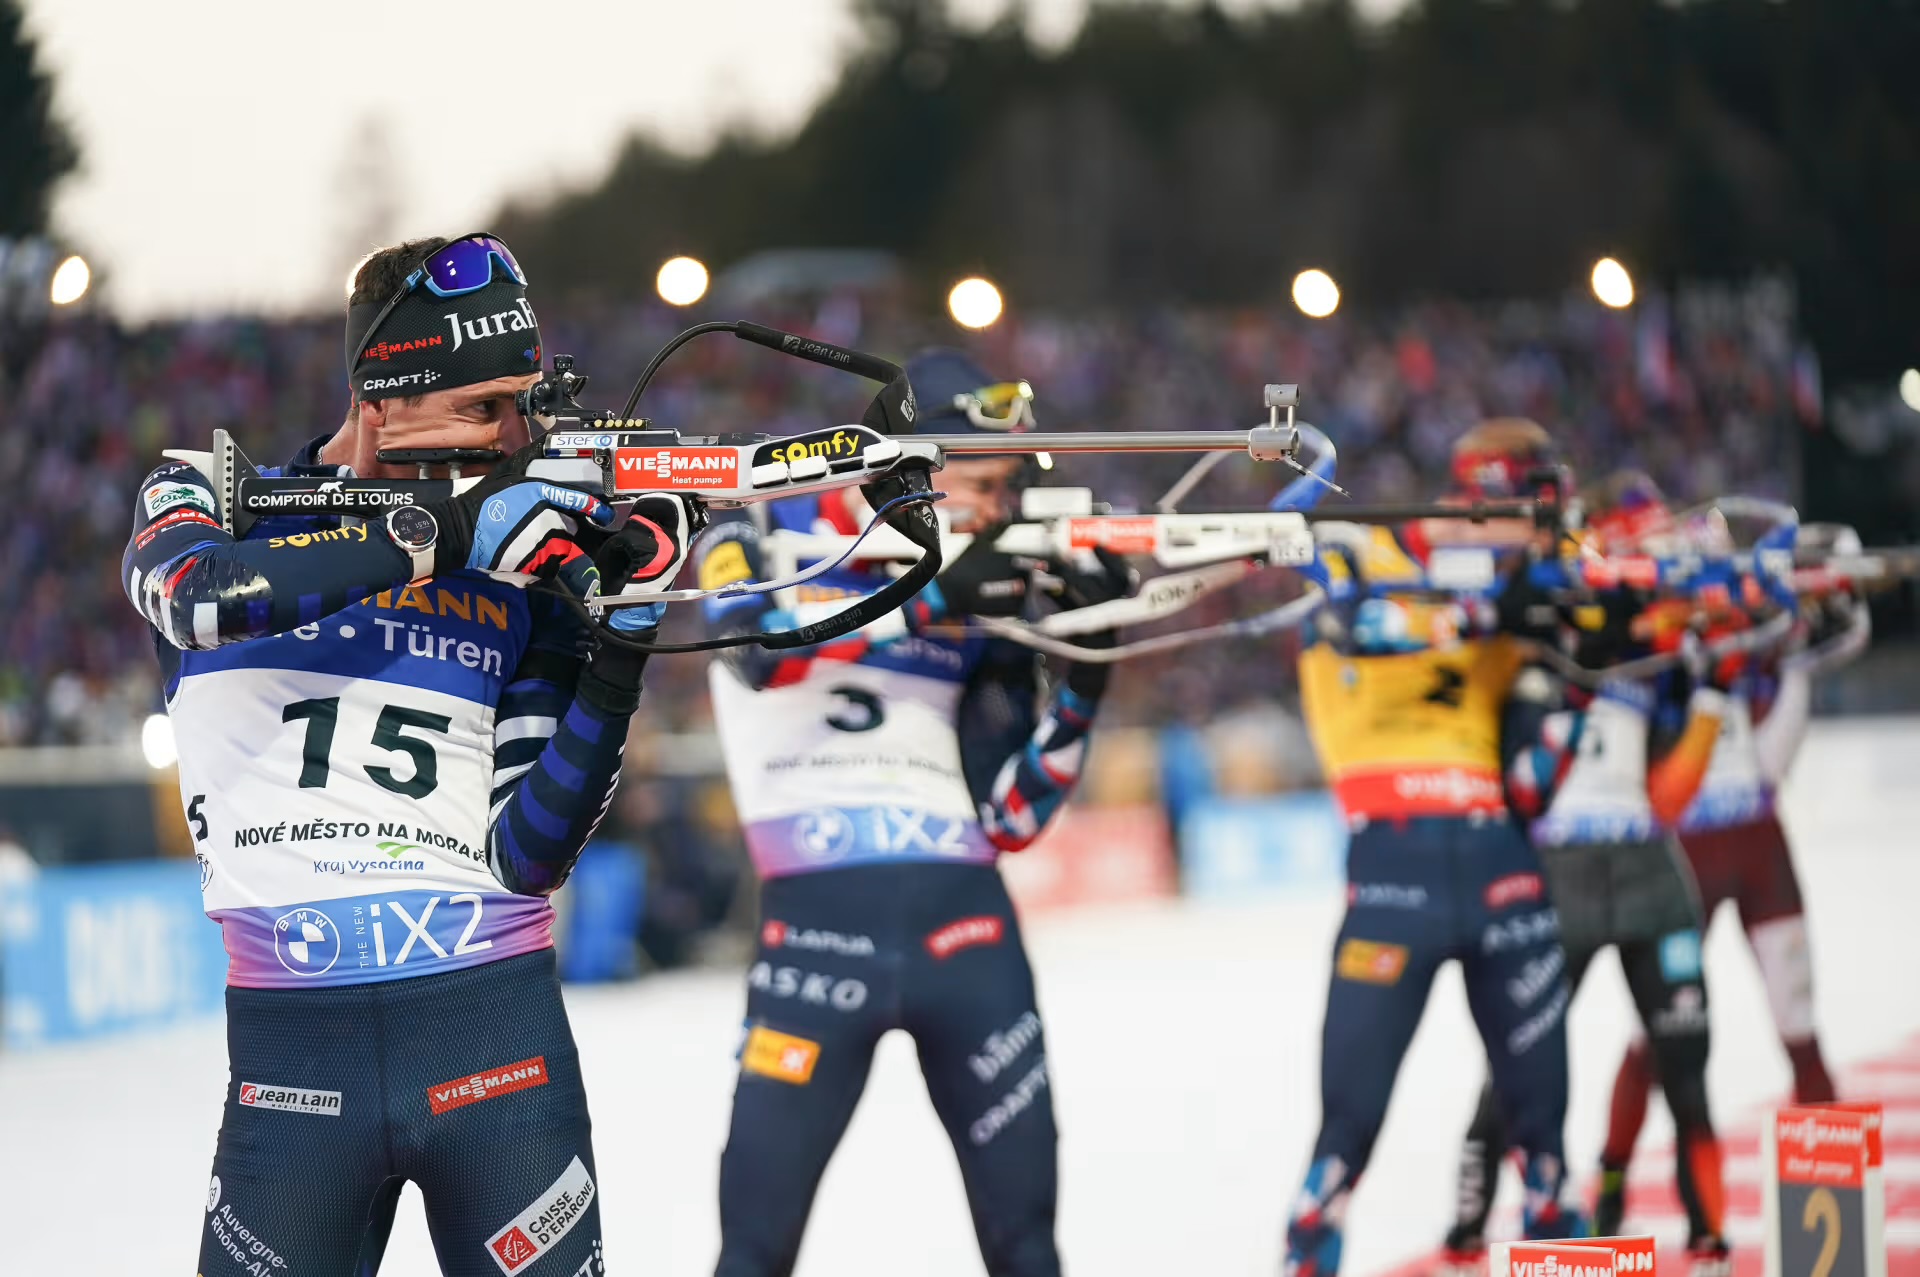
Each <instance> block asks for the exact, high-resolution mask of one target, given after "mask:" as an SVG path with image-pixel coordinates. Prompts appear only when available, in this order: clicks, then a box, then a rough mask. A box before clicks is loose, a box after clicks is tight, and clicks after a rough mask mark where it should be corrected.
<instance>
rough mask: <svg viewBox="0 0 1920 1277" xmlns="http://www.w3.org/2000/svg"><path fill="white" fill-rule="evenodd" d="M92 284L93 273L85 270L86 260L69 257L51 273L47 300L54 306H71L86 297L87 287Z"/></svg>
mask: <svg viewBox="0 0 1920 1277" xmlns="http://www.w3.org/2000/svg"><path fill="white" fill-rule="evenodd" d="M92 282H93V272H92V271H91V270H89V269H88V268H87V259H86V258H84V257H79V256H74V257H69V258H67V260H66V261H64V262H61V263H60V267H59V269H57V270H55V271H54V272H53V282H52V283H51V284H50V285H48V287H47V298H48V300H49V301H51V302H52V303H53V304H54V305H56V306H69V305H72V304H73V303H74V302H77V301H79V300H80V299H81V298H82V297H85V296H86V295H87V285H88V284H91V283H92Z"/></svg>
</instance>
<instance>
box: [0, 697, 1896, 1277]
mask: <svg viewBox="0 0 1920 1277" xmlns="http://www.w3.org/2000/svg"><path fill="white" fill-rule="evenodd" d="M1788 818H1789V822H1790V827H1791V829H1792V831H1793V833H1794V835H1795V837H1796V842H1797V843H1798V845H1799V847H1800V848H1801V855H1800V865H1801V871H1802V876H1803V881H1804V883H1805V887H1806V890H1807V894H1808V896H1809V899H1810V901H1811V906H1812V910H1813V918H1814V946H1815V954H1816V961H1817V964H1818V978H1819V987H1820V994H1821V1019H1822V1023H1823V1027H1824V1030H1825V1035H1826V1042H1827V1046H1828V1052H1829V1056H1830V1058H1831V1059H1832V1060H1833V1061H1834V1062H1835V1063H1836V1064H1844V1063H1845V1062H1847V1061H1850V1060H1856V1059H1861V1058H1863V1057H1866V1056H1870V1055H1873V1054H1876V1053H1879V1052H1882V1051H1885V1050H1887V1049H1890V1048H1891V1047H1893V1046H1894V1045H1896V1044H1897V1043H1898V1042H1899V1041H1901V1040H1902V1039H1903V1038H1905V1037H1906V1036H1907V1035H1908V1034H1909V1033H1910V1032H1911V1031H1912V1030H1913V1029H1915V1028H1916V1027H1920V982H1916V980H1915V978H1914V972H1915V969H1916V966H1915V962H1914V959H1913V954H1914V944H1913V941H1912V938H1911V937H1912V933H1913V930H1914V928H1915V926H1916V921H1917V919H1916V902H1920V726H1916V725H1915V724H1914V723H1913V722H1911V721H1908V722H1898V721H1888V722H1884V723H1861V724H1841V725H1834V726H1826V725H1823V727H1822V729H1821V731H1820V733H1819V734H1818V736H1817V737H1816V739H1815V740H1814V742H1812V743H1811V744H1810V745H1809V748H1808V751H1807V756H1806V757H1804V758H1803V759H1802V761H1801V767H1800V770H1799V772H1798V773H1797V774H1796V778H1795V782H1794V785H1793V787H1792V789H1791V791H1790V794H1789V803H1788ZM1338 908H1339V906H1338V903H1337V901H1335V900H1332V899H1313V900H1300V899H1291V900H1290V899H1286V898H1273V897H1269V898H1265V899H1259V900H1249V901H1247V902H1245V903H1242V904H1236V905H1231V906H1221V905H1208V906H1201V905H1196V904H1191V903H1185V902H1166V903H1162V904H1155V905H1151V906H1142V907H1133V908H1127V909H1105V910H1101V911H1098V912H1081V913H1077V914H1073V915H1070V916H1058V915H1057V916H1054V917H1050V918H1042V919H1039V920H1036V921H1034V922H1033V923H1032V924H1031V925H1030V940H1031V947H1032V951H1033V958H1034V962H1035V965H1036V967H1037V969H1038V971H1039V978H1040V989H1041V999H1042V1010H1043V1012H1044V1014H1045V1017H1046V1021H1047V1034H1048V1039H1049V1047H1050V1051H1049V1054H1050V1057H1051V1060H1052V1066H1053V1067H1052V1073H1053V1076H1054V1079H1055V1102H1056V1104H1057V1106H1058V1111H1059V1118H1060V1127H1061V1131H1062V1136H1061V1162H1062V1203H1061V1218H1060V1238H1061V1244H1062V1248H1063V1251H1064V1254H1065V1257H1066V1263H1067V1266H1068V1269H1069V1271H1072V1272H1076V1273H1079V1274H1082V1275H1083V1277H1085V1275H1093V1277H1122V1275H1126V1274H1135V1273H1138V1274H1154V1275H1155V1277H1161V1275H1164V1274H1170V1273H1179V1274H1205V1275H1207V1277H1215V1275H1220V1277H1241V1275H1243V1274H1245V1275H1252V1274H1271V1273H1273V1272H1275V1271H1277V1262H1278V1246H1279V1234H1280V1219H1281V1216H1282V1212H1283V1209H1284V1205H1285V1203H1286V1201H1287V1199H1288V1197H1289V1196H1290V1195H1291V1193H1292V1191H1293V1189H1294V1188H1295V1186H1296V1182H1297V1179H1298V1176H1299V1174H1300V1172H1301V1169H1302V1166H1303V1163H1304V1159H1305V1157H1306V1153H1307V1149H1308V1147H1309V1145H1310V1144H1311V1142H1312V1139H1313V1135H1314V1130H1315V1126H1316V1124H1317V1119H1318V1099H1317V1096H1318V1089H1317V1065H1316V1058H1315V1057H1316V1049H1317V1039H1318V1033H1319V1024H1320V1014H1321V1008H1322V1004H1323V999H1324V996H1325V983H1326V976H1327V965H1328V950H1329V941H1330V939H1331V936H1332V934H1333V930H1334V927H1335V925H1336V921H1337V915H1338ZM1708 955H1709V963H1710V970H1711V973H1712V975H1713V976H1714V977H1715V983H1714V985H1713V998H1714V1028H1715V1032H1716V1035H1717V1036H1716V1039H1715V1045H1714V1059H1713V1066H1712V1077H1711V1081H1712V1084H1713V1087H1714V1098H1715V1103H1716V1107H1717V1108H1718V1109H1719V1110H1720V1111H1722V1112H1725V1113H1733V1112H1735V1111H1737V1110H1740V1109H1744V1108H1746V1107H1747V1106H1748V1105H1750V1104H1752V1103H1754V1102H1756V1101H1759V1100H1762V1099H1765V1098H1768V1097H1770V1096H1773V1095H1776V1094H1778V1093H1780V1092H1781V1091H1782V1089H1783V1088H1784V1087H1785V1085H1786V1081H1787V1076H1788V1075H1787V1070H1786V1065H1785V1061H1784V1059H1783V1057H1782V1056H1781V1054H1780V1052H1779V1050H1778V1047H1777V1045H1776V1043H1775V1039H1774V1037H1773V1030H1772V1027H1771V1022H1770V1020H1769V1018H1768V1013H1767V1009H1766V1004H1765V1001H1764V999H1763V996H1762V994H1761V990H1760V986H1759V982H1758V977H1757V975H1756V973H1755V971H1754V967H1753V962H1752V959H1751V957H1750V956H1749V955H1748V953H1747V951H1746V948H1745V946H1744V942H1743V941H1742V939H1741V937H1740V934H1739V932H1738V929H1737V927H1735V926H1734V925H1733V923H1732V919H1731V917H1730V916H1727V915H1723V916H1722V917H1721V918H1720V920H1719V925H1718V926H1716V927H1715V928H1714V931H1713V933H1712V936H1711V938H1710V942H1709V947H1708ZM743 1004H744V994H743V989H742V986H741V982H740V980H739V978H738V976H737V975H735V974H731V973H714V974H695V975H686V976H675V977H667V978H660V979H654V980H650V981H645V982H641V983H639V984H635V985H633V986H630V987H623V988H598V989H580V990H576V991H573V992H571V993H570V994H569V997H568V1005H569V1007H570V1008H571V1011H572V1014H573V1021H574V1026H575V1031H576V1034H577V1036H578V1038H579V1040H580V1047H581V1051H582V1054H583V1056H584V1059H585V1065H586V1070H587V1083H588V1087H589V1090H590V1094H591V1097H592V1101H593V1108H594V1122H595V1132H596V1146H597V1151H598V1156H599V1161H600V1172H601V1175H600V1179H601V1194H602V1197H601V1200H602V1203H603V1205H602V1212H603V1214H602V1220H603V1227H604V1230H605V1234H606V1242H607V1254H608V1257H609V1259H610V1261H611V1268H610V1271H611V1272H613V1273H616V1274H623V1273H645V1274H651V1275H658V1277H693V1275H694V1274H700V1273H705V1272H711V1270H712V1263H713V1259H714V1256H715V1253H716V1250H717V1244H718V1225H717V1212H716V1207H715V1203H714V1178H715V1169H716V1164H717V1159H718V1156H719V1151H720V1146H721V1144H722V1142H723V1140H724V1138H725V1132H726V1122H727V1106H728V1099H729V1094H730V1091H731V1087H732V1073H731V1063H730V1056H731V1053H732V1051H733V1048H734V1044H735V1039H736V1035H737V1031H738V1025H739V1022H740V1016H741V1011H742V1007H743ZM1631 1015H1632V1011H1631V1006H1630V1004H1629V1002H1628V1001H1627V998H1626V995H1625V992H1624V990H1623V988H1622V987H1621V983H1620V980H1619V978H1618V975H1617V970H1616V968H1615V967H1614V966H1613V965H1612V964H1611V963H1606V962H1603V963H1602V964H1601V966H1600V967H1599V968H1597V970H1596V973H1595V976H1594V977H1593V978H1591V979H1590V981H1589V987H1588V988H1587V989H1586V991H1585V992H1584V993H1583V995H1582V997H1581V999H1580V1001H1579V1003H1578V1004H1577V1006H1576V1009H1575V1013H1574V1019H1573V1049H1574V1088H1575V1091H1574V1097H1573V1109H1572V1114H1573V1115H1572V1120H1571V1121H1570V1123H1569V1127H1568V1147H1569V1151H1570V1154H1571V1156H1572V1157H1573V1159H1574V1161H1575V1164H1576V1165H1578V1166H1582V1167H1585V1166H1587V1165H1590V1163H1591V1160H1592V1158H1593V1156H1594V1153H1595V1151H1596V1149H1597V1146H1598V1142H1599V1139H1600V1136H1601V1123H1602V1114H1603V1109H1604V1104H1605V1089H1606V1087H1607V1085H1608V1084H1609V1082H1610V1080H1611V1077H1612V1070H1613V1065H1614V1063H1615V1062H1616V1061H1617V1059H1618V1056H1619V1051H1620V1048H1621V1047H1622V1045H1623V1044H1624V1043H1625V1041H1626V1038H1627V1034H1628V1031H1629V1023H1630V1019H1631ZM1478 1061H1479V1048H1478V1045H1477V1043H1476V1041H1475V1039H1474V1037H1473V1035H1472V1031H1471V1028H1470V1025H1469V1021H1468V1018H1467V1013H1466V1006H1465V1001H1464V998H1463V997H1462V995H1461V992H1460V982H1459V979H1458V975H1457V973H1456V972H1455V971H1454V970H1452V969H1449V970H1447V971H1446V972H1444V973H1443V975H1442V977H1441V980H1440V982H1439V984H1438V985H1437V986H1436V990H1435V996H1434V998H1433V1001H1432V1003H1431V1005H1430V1007H1429V1011H1428V1015H1427V1018H1426V1020H1425V1022H1424V1023H1423V1024H1422V1026H1421V1030H1420V1034H1419V1036H1418V1037H1417V1038H1416V1039H1415V1041H1414V1045H1413V1050H1412V1052H1411V1054H1410V1055H1409V1057H1408V1059H1407V1061H1406V1063H1405V1065H1404V1066H1403V1067H1402V1069H1401V1073H1400V1083H1399V1090H1398V1092H1397V1093H1396V1095H1395V1097H1394V1103H1393V1108H1392V1111H1391V1113H1390V1115H1389V1118H1388V1122H1387V1128H1386V1132H1385V1134H1384V1136H1383V1137H1382V1140H1381V1143H1380V1147H1379V1150H1378V1153H1377V1154H1376V1157H1375V1162H1374V1167H1373V1169H1372V1170H1371V1172H1370V1173H1369V1175H1368V1177H1367V1179H1366V1181H1365V1183H1364V1184H1363V1186H1362V1188H1361V1190H1360V1192H1359V1195H1358V1197H1357V1200H1356V1202H1355V1205H1354V1209H1353V1212H1352V1215H1351V1217H1350V1236H1349V1240H1348V1247H1347V1262H1346V1265H1345V1267H1346V1271H1348V1272H1349V1273H1351V1274H1354V1275H1355V1277H1361V1275H1363V1274H1366V1273H1368V1272H1371V1271H1376V1270H1378V1269H1381V1268H1383V1267H1386V1266H1388V1265H1390V1264H1391V1263H1393V1262H1394V1261H1397V1260H1400V1259H1403V1258H1405V1257H1407V1255H1408V1254H1409V1253H1410V1252H1412V1251H1414V1250H1417V1249H1420V1248H1421V1247H1423V1246H1426V1245H1429V1244H1431V1243H1432V1242H1433V1241H1434V1240H1436V1239H1437V1238H1438V1236H1439V1234H1440V1232H1441V1230H1442V1228H1443V1225H1444V1222H1445V1219H1446V1217H1447V1213H1448V1208H1449V1204H1450V1199H1451V1192H1452V1182H1453V1158H1454V1149H1455V1142H1456V1140H1457V1138H1458V1135H1459V1132H1460V1131H1461V1130H1462V1129H1463V1128H1464V1125H1465V1122H1466V1120H1467V1117H1468V1115H1469V1111H1470V1109H1471V1106H1472V1101H1473V1095H1474V1090H1475V1087H1476V1086H1477V1085H1478V1082H1479V1074H1480V1065H1479V1062H1478ZM225 1083H226V1064H225V1058H224V1046H223V1043H222V1039H221V1030H220V1025H219V1024H218V1023H207V1024H205V1025H200V1026H194V1027H191V1028H186V1029H181V1030H177V1031H172V1032H168V1033H165V1034H157V1035H152V1036H148V1037H143V1038H139V1039H127V1040H119V1041H114V1042H110V1043H104V1044H100V1045H92V1046H86V1047H79V1048H64V1049H57V1050H49V1051H46V1052H43V1053H41V1054H38V1055H31V1056H22V1057H14V1058H4V1059H0V1224H3V1225H4V1226H5V1227H4V1236H5V1237H6V1239H7V1240H6V1242H5V1243H4V1246H3V1247H0V1271H5V1272H7V1273H22V1274H28V1273H31V1274H42V1273H84V1274H88V1275H89V1277H115V1275H117V1274H136V1273H137V1274H141V1275H142V1277H145V1275H146V1274H150V1273H153V1272H159V1271H167V1272H187V1271H190V1265H191V1262H192V1257H193V1256H194V1254H195V1253H196V1250H197V1247H198V1244H199V1229H200V1228H201V1227H202V1220H203V1219H204V1213H203V1211H202V1209H201V1208H202V1205H203V1203H204V1201H205V1194H206V1182H207V1168H208V1164H209V1160H210V1158H211V1156H212V1151H213V1140H214V1132H215V1129H216V1128H217V1126H218V1123H219V1118H220V1106H221V1100H222V1094H223V1087H224V1085H225ZM1669 1133H1670V1132H1669V1129H1668V1128H1667V1127H1666V1126H1665V1124H1664V1115H1663V1114H1661V1115H1659V1116H1657V1117H1656V1119H1655V1122H1654V1123H1653V1124H1651V1125H1650V1127H1649V1130H1648V1133H1647V1139H1648V1141H1649V1142H1652V1141H1655V1140H1661V1139H1665V1138H1666V1137H1667V1136H1668V1135H1669ZM290 1173H298V1172H297V1170H295V1169H294V1168H293V1167H292V1166H291V1165H290ZM474 1173H475V1174H476V1175H482V1174H485V1168H484V1167H475V1168H474ZM383 1271H384V1272H385V1273H387V1274H400V1275H402V1277H408V1275H411V1274H421V1273H432V1272H435V1271H436V1269H435V1266H434V1263H433V1259H432V1253H431V1250H430V1248H429V1246H428V1242H427V1235H426V1229H425V1226H424V1222H423V1220H422V1217H421V1214H420V1209H419V1198H418V1196H417V1195H415V1194H414V1193H413V1192H412V1191H411V1190H409V1193H408V1196H407V1199H406V1200H405V1202H404V1203H403V1205H402V1207H401V1215H400V1222H399V1224H398V1225H397V1227H396V1228H395V1232H394V1238H393V1244H392V1246H391V1248H390V1250H389V1251H388V1256H387V1263H386V1266H385V1268H384V1270H383ZM798 1271H799V1273H800V1274H801V1277H827V1275H829V1274H831V1275H833V1277H864V1275H866V1274H873V1275H875V1277H879V1275H881V1274H885V1275H886V1277H898V1275H900V1274H915V1275H924V1277H944V1275H946V1274H969V1275H971V1274H978V1273H980V1272H981V1266H980V1262H979V1259H978V1256H977V1253H976V1251H975V1250H974V1246H973V1241H972V1236H971V1232H970V1229H969V1225H968V1222H967V1215H966V1209H965V1206H964V1204H963V1202H962V1200H961V1195H960V1182H959V1176H958V1173H957V1172H956V1171H955V1169H954V1166H953V1160H952V1157H951V1154H950V1152H949V1150H948V1148H947V1147H946V1144H945V1136H944V1134H943V1133H942V1132H941V1130H940V1128H939V1127H938V1125H937V1124H936V1123H935V1121H934V1118H933V1115H932V1112H931V1110H930V1109H929V1107H928V1105H927V1103H926V1100H925V1096H924V1094H923V1092H922V1090H921V1085H920V1078H919V1074H918V1072H917V1069H916V1066H915V1064H914V1060H913V1056H912V1052H911V1047H910V1044H909V1043H908V1042H907V1041H906V1040H905V1039H903V1038H899V1037H898V1036H896V1037H894V1038H890V1039H889V1040H888V1041H887V1042H886V1043H885V1044H884V1045H883V1047H882V1050H881V1058H880V1061H879V1063H878V1064H877V1066H876V1068H875V1070H874V1075H873V1081H872V1084H871V1085H870V1087H869V1089H868V1092H867V1096H866V1099H865V1101H864V1102H863V1103H862V1105H861V1107H860V1110H859V1112H858V1114H857V1115H856V1117H855V1119H854V1123H853V1127H852V1130H851V1131H850V1132H849V1134H848V1137H847V1140H846V1142H845V1144H844V1145H843V1146H842V1148H841V1150H840V1153H839V1155H838V1156H837V1157H836V1159H835V1161H834V1163H833V1165H832V1167H831V1169H830V1170H829V1171H828V1174H827V1179H826V1182H825V1184H824V1186H823V1187H822V1189H821V1194H820V1199H819V1203H818V1206H817V1208H816V1210H815V1213H814V1218H813V1221H812V1226H811V1230H810V1232H809V1234H808V1239H807V1244H806V1249H805V1251H804V1252H803V1254H802V1258H801V1263H800V1267H799V1270H798ZM210 1277H211V1275H210Z"/></svg>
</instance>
